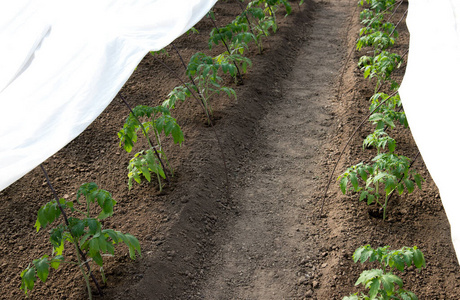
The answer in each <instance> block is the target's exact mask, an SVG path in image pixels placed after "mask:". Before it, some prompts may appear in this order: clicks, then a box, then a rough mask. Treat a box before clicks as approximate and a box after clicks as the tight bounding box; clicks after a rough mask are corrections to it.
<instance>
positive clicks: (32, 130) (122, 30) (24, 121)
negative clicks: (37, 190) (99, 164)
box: [0, 0, 217, 190]
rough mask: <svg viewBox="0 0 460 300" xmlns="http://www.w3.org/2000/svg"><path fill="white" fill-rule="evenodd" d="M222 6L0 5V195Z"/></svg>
mask: <svg viewBox="0 0 460 300" xmlns="http://www.w3.org/2000/svg"><path fill="white" fill-rule="evenodd" d="M215 2H217V0H130V1H122V0H97V1H94V0H79V1H68V0H14V1H1V2H0V41H1V42H2V46H1V47H0V107H1V109H0V120H1V122H2V126H1V127H0V190H2V189H4V188H5V187H7V186H8V185H10V184H11V183H13V182H14V181H16V180H17V179H19V178H20V177H22V176H23V175H24V174H26V173H27V172H28V171H30V170H31V169H33V168H34V167H36V166H37V165H39V164H40V163H41V162H43V161H44V160H46V159H47V158H48V157H50V156H51V155H53V154H54V153H56V152H57V151H58V150H59V149H61V148H62V147H64V146H65V145H66V144H67V143H69V142H70V141H71V140H72V139H74V138H75V137H76V136H78V135H79V134H80V133H81V132H82V131H83V130H84V129H85V128H86V127H87V126H88V125H89V124H90V123H91V122H92V121H94V119H95V118H96V117H97V116H98V115H99V114H100V113H101V112H102V111H103V110H104V109H105V108H106V107H107V105H108V104H109V103H110V102H111V101H112V99H113V98H114V97H115V96H116V94H117V93H118V91H119V90H120V89H121V87H122V86H123V84H124V83H125V82H126V81H127V80H128V78H129V76H130V75H131V74H132V72H133V71H134V69H135V67H136V66H137V65H138V63H139V62H140V61H141V60H142V58H143V57H144V56H145V54H147V53H148V51H151V50H153V51H155V50H160V49H162V48H164V47H165V46H167V45H168V44H170V43H171V42H172V41H173V40H174V39H176V38H177V37H179V36H180V35H182V34H183V33H185V32H186V31H187V30H189V29H190V28H191V27H192V26H193V25H195V24H196V23H197V22H198V21H199V20H201V19H202V18H203V17H204V16H205V14H206V13H207V12H208V11H209V10H210V9H211V8H212V6H213V5H214V4H215Z"/></svg>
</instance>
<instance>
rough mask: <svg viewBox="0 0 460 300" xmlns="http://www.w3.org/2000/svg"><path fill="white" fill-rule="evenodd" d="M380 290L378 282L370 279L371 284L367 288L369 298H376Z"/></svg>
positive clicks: (376, 279) (375, 279)
mask: <svg viewBox="0 0 460 300" xmlns="http://www.w3.org/2000/svg"><path fill="white" fill-rule="evenodd" d="M379 288H380V280H379V279H378V278H374V279H372V283H371V284H370V286H369V298H371V299H374V298H375V296H377V294H378V292H379Z"/></svg>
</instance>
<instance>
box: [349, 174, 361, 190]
mask: <svg viewBox="0 0 460 300" xmlns="http://www.w3.org/2000/svg"><path fill="white" fill-rule="evenodd" d="M350 181H351V184H352V185H353V188H354V189H355V191H357V190H358V188H359V185H358V177H357V176H356V173H350Z"/></svg>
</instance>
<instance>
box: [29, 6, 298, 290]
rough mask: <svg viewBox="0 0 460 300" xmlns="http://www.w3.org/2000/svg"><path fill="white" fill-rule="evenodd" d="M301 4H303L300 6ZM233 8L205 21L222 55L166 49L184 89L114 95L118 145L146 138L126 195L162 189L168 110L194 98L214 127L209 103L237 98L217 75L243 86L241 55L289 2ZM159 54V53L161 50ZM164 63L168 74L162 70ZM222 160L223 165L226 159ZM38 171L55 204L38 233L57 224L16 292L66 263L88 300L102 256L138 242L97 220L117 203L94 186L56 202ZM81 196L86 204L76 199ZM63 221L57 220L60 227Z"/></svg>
mask: <svg viewBox="0 0 460 300" xmlns="http://www.w3.org/2000/svg"><path fill="white" fill-rule="evenodd" d="M302 3H303V0H302V1H300V2H298V5H300V4H302ZM243 4H244V5H243ZM235 5H239V6H240V7H241V14H240V15H238V16H237V17H236V18H235V19H234V20H233V21H232V22H230V23H229V24H227V25H226V26H222V27H218V26H217V25H216V23H215V16H214V13H213V12H212V11H210V12H209V13H208V15H207V17H208V18H209V19H210V20H211V21H212V22H213V24H214V28H213V29H212V30H211V32H210V35H209V43H208V44H209V48H210V49H212V48H213V47H215V46H216V45H223V48H224V49H225V51H224V52H222V53H220V54H219V55H217V56H214V57H211V56H209V55H207V54H205V53H204V52H198V53H196V54H194V55H193V56H192V57H191V59H190V61H189V62H188V64H186V63H185V62H184V60H183V59H182V57H181V56H180V53H179V51H178V50H177V48H176V47H175V46H174V44H172V47H173V48H174V49H175V51H176V53H177V55H179V58H180V60H181V61H182V63H183V66H184V72H185V75H186V78H187V80H188V81H187V82H185V81H183V80H182V79H181V76H179V75H177V74H174V72H172V71H171V72H172V74H173V76H175V77H176V78H178V79H179V80H180V81H181V82H182V85H180V86H177V87H175V88H174V89H173V90H172V91H171V92H170V93H169V95H168V97H167V99H166V100H165V101H164V102H163V103H162V104H161V105H159V106H145V105H139V106H136V107H133V108H131V107H130V106H129V105H128V103H127V101H126V99H125V98H124V96H123V95H121V94H118V96H119V97H120V98H121V99H122V101H123V102H124V103H125V104H126V105H127V106H128V108H129V110H130V114H129V116H128V117H127V119H126V121H125V124H124V125H123V128H122V129H121V130H120V131H119V132H118V137H119V139H120V146H121V147H123V149H124V150H125V151H126V152H128V153H130V152H131V151H132V150H133V147H134V145H135V144H136V142H137V141H138V136H139V135H142V136H144V138H145V139H146V140H147V143H148V148H147V149H143V150H141V151H139V152H137V153H136V154H135V155H134V157H133V158H132V159H131V160H130V161H129V165H128V175H127V177H128V180H127V181H128V188H129V189H131V188H132V186H133V184H134V182H137V183H141V182H142V181H143V180H147V181H148V182H152V184H155V185H156V186H157V188H158V189H159V190H160V191H161V190H162V189H163V187H164V186H165V185H167V184H168V183H169V182H170V177H171V176H174V170H173V169H172V167H171V164H170V162H169V161H168V157H167V154H166V151H165V149H164V147H163V146H162V145H163V141H164V140H165V139H167V138H172V140H173V142H174V143H175V144H179V145H180V144H181V143H182V142H183V141H184V134H183V132H182V130H181V127H180V125H179V122H178V121H177V119H176V118H175V117H173V114H172V112H173V110H174V108H175V107H176V106H177V105H178V104H179V103H180V102H183V101H185V100H187V99H188V98H193V99H194V100H196V101H198V102H199V104H200V106H201V107H202V109H203V113H204V114H205V116H206V120H207V123H208V125H210V126H211V127H212V126H213V110H212V105H211V103H212V99H213V97H215V96H216V95H219V94H225V95H227V96H228V97H234V98H236V97H237V95H236V93H235V90H234V89H233V88H231V87H229V86H224V85H223V84H222V82H223V81H224V80H223V76H231V78H233V82H234V84H242V83H243V76H242V75H243V74H244V73H246V72H247V68H248V67H250V66H251V65H252V63H251V60H250V59H249V57H247V56H245V55H246V54H247V50H248V49H249V48H250V47H256V49H257V51H258V52H259V54H262V53H263V51H264V47H263V42H264V39H265V38H267V37H268V36H269V35H271V34H273V33H275V32H276V31H277V29H278V25H277V19H276V18H277V14H276V13H277V11H278V10H279V9H280V8H284V9H283V10H284V11H285V12H286V15H288V14H290V13H291V5H290V3H289V2H288V1H287V0H255V1H251V2H249V3H247V4H245V3H244V1H243V2H240V1H235ZM189 33H190V34H194V33H197V31H196V30H195V29H194V28H192V29H191V30H190V32H189ZM158 52H162V53H164V52H166V50H165V49H163V50H161V51H158ZM158 52H151V55H153V57H154V58H155V59H156V60H158V61H159V62H160V63H162V64H164V62H163V61H161V60H160V59H159V57H158V55H157V53H158ZM164 65H165V67H167V68H168V69H169V70H171V69H170V68H169V67H168V66H167V65H166V64H164ZM214 132H215V131H214ZM219 146H220V145H219ZM222 153H223V152H222ZM223 162H224V166H225V158H224V157H223ZM42 169H43V172H44V173H45V175H46V177H47V180H48V185H49V187H50V188H51V189H52V190H53V193H54V195H55V199H54V200H53V201H50V202H48V203H47V204H45V205H43V206H42V207H41V208H40V209H39V211H38V215H37V221H36V223H35V228H36V230H37V231H39V230H40V229H44V228H47V227H49V226H50V225H51V224H54V225H55V227H54V228H53V229H51V230H50V243H51V245H52V253H51V254H50V255H43V256H42V257H41V258H38V259H35V260H33V261H32V263H30V264H29V266H28V267H27V268H26V269H25V270H24V271H23V272H22V273H21V289H22V290H23V291H24V292H25V293H26V294H28V292H30V291H31V290H32V289H33V288H34V285H35V283H36V282H37V279H40V280H41V281H43V282H46V281H47V279H48V275H49V273H50V267H51V268H54V269H58V268H59V266H60V265H61V264H71V265H74V266H76V267H78V269H79V270H80V272H81V274H82V276H83V278H84V281H85V283H86V286H87V290H88V297H89V299H92V293H93V292H92V290H91V284H90V281H93V283H94V285H95V286H96V288H97V293H98V294H99V295H102V290H101V287H100V284H99V283H98V281H97V280H96V278H95V276H94V271H95V270H99V271H100V273H101V277H102V279H103V281H105V275H104V268H103V265H104V264H103V263H104V261H103V257H104V256H113V255H114V253H115V252H114V250H115V248H114V247H115V246H116V245H118V244H121V243H122V244H125V245H127V247H128V249H129V254H130V257H131V258H132V259H135V258H136V256H137V255H139V256H140V255H141V247H140V243H139V241H138V240H137V239H136V237H134V236H133V235H130V234H127V233H122V232H119V231H115V230H113V229H106V228H103V223H102V221H103V220H104V219H106V218H108V217H111V216H112V215H113V207H114V205H116V203H117V202H116V201H115V200H114V199H113V198H112V195H111V194H110V193H109V192H108V191H105V190H103V189H100V188H99V187H98V186H97V185H96V184H95V183H85V184H83V185H82V186H81V187H80V188H79V190H78V192H77V195H76V199H75V201H67V200H65V199H62V198H61V199H59V197H58V196H57V193H56V192H55V191H54V189H53V186H52V185H51V182H50V181H49V179H48V176H47V174H46V170H45V169H44V168H43V166H42ZM83 198H84V199H85V201H81V200H82V199H83ZM61 216H62V221H60V222H59V221H58V219H59V218H61ZM55 223H56V224H57V225H56V224H55ZM66 245H70V247H71V248H74V250H75V251H74V252H73V255H74V256H75V258H76V260H75V261H73V260H72V259H71V257H70V256H71V255H65V253H64V249H65V248H66Z"/></svg>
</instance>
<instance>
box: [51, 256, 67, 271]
mask: <svg viewBox="0 0 460 300" xmlns="http://www.w3.org/2000/svg"><path fill="white" fill-rule="evenodd" d="M63 261H64V256H62V255H56V256H55V257H54V258H53V259H52V260H51V261H50V266H51V267H52V268H53V269H55V270H57V269H58V268H59V266H60V265H61V262H63Z"/></svg>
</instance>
